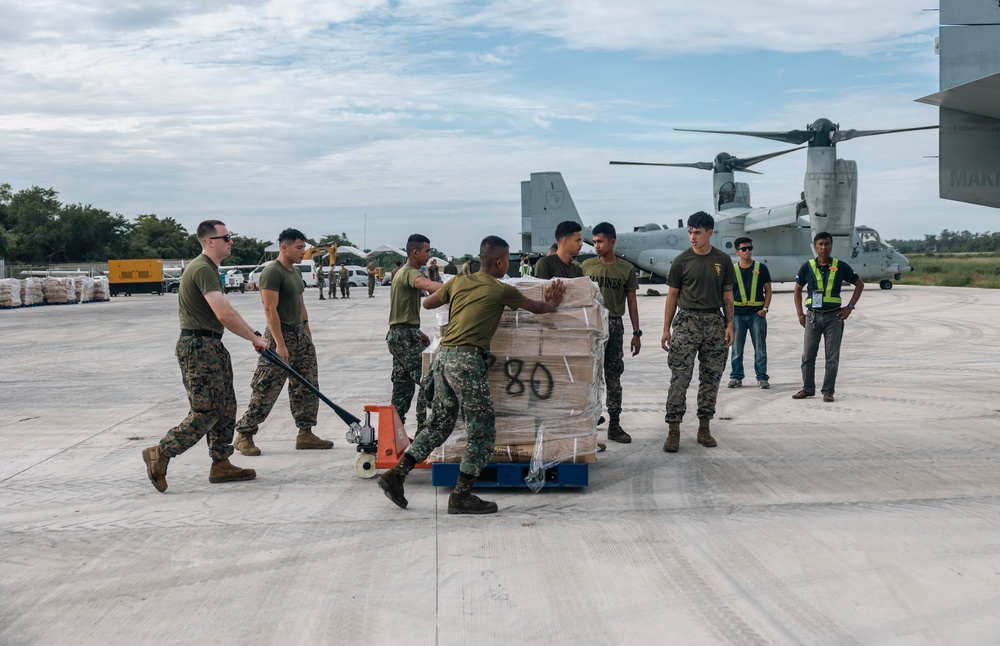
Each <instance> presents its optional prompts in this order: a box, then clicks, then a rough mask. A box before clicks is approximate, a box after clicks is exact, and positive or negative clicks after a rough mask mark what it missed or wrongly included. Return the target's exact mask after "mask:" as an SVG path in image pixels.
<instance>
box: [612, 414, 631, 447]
mask: <svg viewBox="0 0 1000 646" xmlns="http://www.w3.org/2000/svg"><path fill="white" fill-rule="evenodd" d="M608 415H609V416H610V417H611V421H610V422H609V423H608V439H609V440H611V441H612V442H618V443H619V444H629V443H630V442H631V441H632V436H631V435H629V434H628V433H626V432H625V429H623V428H622V425H621V423H620V421H619V417H620V414H619V413H608Z"/></svg>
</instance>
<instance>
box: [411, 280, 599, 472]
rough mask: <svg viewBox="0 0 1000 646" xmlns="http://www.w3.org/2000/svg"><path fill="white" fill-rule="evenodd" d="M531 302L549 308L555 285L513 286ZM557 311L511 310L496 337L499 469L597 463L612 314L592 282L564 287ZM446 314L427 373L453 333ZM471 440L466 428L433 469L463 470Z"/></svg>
mask: <svg viewBox="0 0 1000 646" xmlns="http://www.w3.org/2000/svg"><path fill="white" fill-rule="evenodd" d="M509 282H510V284H512V285H514V286H515V287H517V288H518V289H519V290H520V291H521V292H522V293H524V295H525V296H526V297H528V298H532V299H535V300H543V292H544V289H545V286H546V285H547V284H548V283H549V282H550V281H547V280H541V279H537V278H532V277H525V278H521V279H517V280H511V281H509ZM563 282H564V283H565V285H566V293H565V296H564V298H563V302H562V304H561V305H560V307H559V309H558V311H556V312H553V313H551V314H532V313H530V312H527V311H525V310H517V311H511V310H506V311H505V312H504V314H503V317H502V318H501V320H500V327H499V328H498V329H497V332H496V334H495V335H494V336H493V342H492V344H491V346H490V352H491V354H492V355H493V356H494V357H495V358H496V359H495V361H494V362H493V363H492V366H491V367H490V370H489V380H490V394H491V396H492V398H493V407H494V409H495V411H496V431H497V436H496V444H495V448H494V451H493V456H492V458H491V461H492V462H499V463H508V462H534V461H540V463H542V464H544V465H550V464H558V463H594V462H596V461H597V420H598V417H599V415H600V412H601V395H602V391H603V386H604V382H603V370H602V363H603V357H604V344H605V342H606V340H607V310H606V309H605V308H604V305H603V303H602V302H601V298H600V293H599V291H598V289H597V285H596V284H595V283H593V282H591V280H590V279H589V278H573V279H569V280H564V281H563ZM447 323H448V313H447V307H442V308H440V310H438V316H437V321H436V326H435V339H434V342H433V343H432V344H431V346H430V347H429V348H428V349H427V350H426V351H425V352H424V372H425V374H426V372H427V371H428V370H429V365H430V362H431V360H433V358H434V356H435V355H436V353H437V350H438V348H439V347H440V341H441V339H442V338H443V337H444V333H445V331H446V330H447ZM465 446H466V433H465V429H464V427H463V426H462V424H461V418H460V419H459V424H458V425H457V426H456V428H455V431H454V432H453V433H452V435H451V437H450V438H449V439H448V441H447V442H445V444H444V445H443V446H441V447H440V448H439V449H437V450H436V451H435V452H434V453H432V454H431V456H430V457H429V458H428V460H429V461H430V462H460V461H461V459H462V455H463V453H464V452H465Z"/></svg>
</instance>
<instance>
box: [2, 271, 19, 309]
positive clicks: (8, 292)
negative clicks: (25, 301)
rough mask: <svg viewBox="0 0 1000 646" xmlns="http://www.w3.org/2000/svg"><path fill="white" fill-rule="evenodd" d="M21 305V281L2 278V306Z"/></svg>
mask: <svg viewBox="0 0 1000 646" xmlns="http://www.w3.org/2000/svg"><path fill="white" fill-rule="evenodd" d="M10 307H21V281H19V280H18V279H16V278H0V308H10Z"/></svg>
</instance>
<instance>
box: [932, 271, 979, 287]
mask: <svg viewBox="0 0 1000 646" xmlns="http://www.w3.org/2000/svg"><path fill="white" fill-rule="evenodd" d="M971 282H972V276H971V275H970V274H968V273H966V272H957V271H953V272H949V273H947V274H944V275H942V276H941V280H940V281H939V283H938V284H940V285H941V286H943V287H967V286H968V285H969V284H970V283H971Z"/></svg>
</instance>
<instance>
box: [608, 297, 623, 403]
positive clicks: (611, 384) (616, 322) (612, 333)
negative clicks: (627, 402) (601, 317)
mask: <svg viewBox="0 0 1000 646" xmlns="http://www.w3.org/2000/svg"><path fill="white" fill-rule="evenodd" d="M624 344H625V323H624V322H623V321H622V317H620V316H609V317H608V343H607V345H605V346H604V386H605V388H606V389H607V407H608V414H609V415H621V412H622V373H623V372H625V351H624V350H623V349H622V346H623V345H624Z"/></svg>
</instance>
